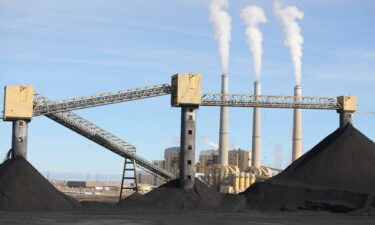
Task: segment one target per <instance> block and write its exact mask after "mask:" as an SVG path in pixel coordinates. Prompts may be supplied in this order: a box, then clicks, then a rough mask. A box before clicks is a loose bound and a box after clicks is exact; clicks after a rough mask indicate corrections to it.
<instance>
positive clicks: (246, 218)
mask: <svg viewBox="0 0 375 225" xmlns="http://www.w3.org/2000/svg"><path fill="white" fill-rule="evenodd" d="M0 224H80V225H96V224H157V225H164V224H165V225H167V224H177V225H179V224H189V225H194V224H212V225H213V224H215V225H221V224H230V225H232V224H267V225H268V224H269V225H271V224H319V225H322V224H375V217H374V216H354V215H348V214H332V213H327V212H308V211H297V212H280V211H278V212H259V211H246V212H235V213H233V212H230V213H229V212H228V213H227V212H209V211H169V212H160V211H154V212H148V211H145V212H142V211H133V212H131V211H128V212H126V211H125V210H124V209H122V210H121V211H120V210H117V209H108V208H107V209H101V210H99V209H96V210H93V209H90V210H83V211H78V212H64V213H63V212H8V211H1V212H0Z"/></svg>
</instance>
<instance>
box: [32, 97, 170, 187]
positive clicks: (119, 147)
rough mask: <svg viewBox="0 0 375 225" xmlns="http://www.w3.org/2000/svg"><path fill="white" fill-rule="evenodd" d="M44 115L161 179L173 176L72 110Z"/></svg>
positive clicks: (41, 100) (38, 99)
mask: <svg viewBox="0 0 375 225" xmlns="http://www.w3.org/2000/svg"><path fill="white" fill-rule="evenodd" d="M35 101H37V102H39V103H42V102H49V100H48V99H47V98H46V97H44V96H42V95H40V94H35ZM45 116H46V117H48V118H50V119H52V120H54V121H55V122H57V123H59V124H61V125H63V126H65V127H67V128H69V129H70V130H73V131H74V132H76V133H78V134H80V135H82V136H84V137H86V138H88V139H90V140H91V141H93V142H95V143H97V144H99V145H101V146H102V147H104V148H106V149H108V150H110V151H112V152H114V153H116V154H118V155H120V156H122V157H124V158H128V159H131V160H135V162H136V165H137V166H138V167H140V168H142V169H143V170H146V171H148V172H149V173H151V174H153V175H156V176H158V177H159V178H161V179H163V180H170V179H173V178H174V175H173V174H171V173H169V172H168V171H166V170H163V169H161V168H159V167H157V166H156V165H154V164H153V163H152V162H149V161H148V160H146V159H144V158H143V157H141V156H139V155H137V154H136V147H135V146H133V145H131V144H129V143H127V142H125V141H123V140H122V139H120V138H118V137H116V136H115V135H113V134H111V133H109V132H108V131H106V130H104V129H102V128H101V127H99V126H97V125H95V124H93V123H92V122H90V121H88V120H86V119H84V118H83V117H81V116H79V115H77V114H75V113H73V112H69V111H68V112H60V113H52V114H46V115H45Z"/></svg>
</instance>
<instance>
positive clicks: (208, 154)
mask: <svg viewBox="0 0 375 225" xmlns="http://www.w3.org/2000/svg"><path fill="white" fill-rule="evenodd" d="M218 163H219V151H218V150H213V149H212V150H204V151H201V152H200V153H199V165H200V166H210V165H212V164H218Z"/></svg>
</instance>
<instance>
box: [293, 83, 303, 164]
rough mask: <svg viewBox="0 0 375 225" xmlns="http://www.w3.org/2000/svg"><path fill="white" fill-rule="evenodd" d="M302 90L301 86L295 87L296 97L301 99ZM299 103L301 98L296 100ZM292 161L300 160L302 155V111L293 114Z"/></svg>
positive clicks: (296, 110)
mask: <svg viewBox="0 0 375 225" xmlns="http://www.w3.org/2000/svg"><path fill="white" fill-rule="evenodd" d="M301 95H302V90H301V86H300V85H296V86H295V87H294V96H295V97H301ZM296 101H297V102H300V101H301V98H296ZM292 142H293V143H292V161H294V160H296V159H298V158H299V157H300V156H301V154H302V110H301V109H294V114H293V140H292Z"/></svg>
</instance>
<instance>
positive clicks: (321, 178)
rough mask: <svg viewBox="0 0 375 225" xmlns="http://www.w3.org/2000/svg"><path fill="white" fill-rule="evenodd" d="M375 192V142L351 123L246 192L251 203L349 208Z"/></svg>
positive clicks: (265, 207) (269, 206) (259, 206)
mask: <svg viewBox="0 0 375 225" xmlns="http://www.w3.org/2000/svg"><path fill="white" fill-rule="evenodd" d="M374 193H375V144H374V142H373V141H371V140H370V139H368V138H367V137H366V136H365V135H363V134H362V133H361V132H360V131H358V130H357V129H356V128H354V127H353V126H352V125H351V124H348V125H347V126H345V127H344V128H342V129H337V130H336V131H334V132H333V133H331V134H330V135H328V136H327V137H326V138H324V139H323V140H322V141H321V142H320V143H319V144H317V145H316V146H315V147H314V148H312V149H311V150H310V151H308V152H307V153H305V154H304V155H303V156H301V157H300V158H299V159H297V160H296V161H295V162H293V163H292V164H291V165H289V166H288V167H287V168H286V169H285V170H284V171H283V172H281V173H280V174H278V175H276V176H275V177H273V178H271V179H269V180H267V181H265V182H257V183H255V184H253V185H251V186H250V187H249V188H248V189H247V190H246V191H245V192H244V195H245V196H246V197H247V206H248V207H250V208H252V209H263V210H281V209H291V210H296V209H314V210H325V211H331V212H349V211H351V210H355V209H360V208H361V207H363V205H364V204H365V203H366V201H367V199H368V198H369V196H372V195H373V194H374Z"/></svg>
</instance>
